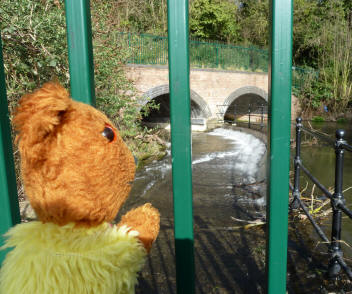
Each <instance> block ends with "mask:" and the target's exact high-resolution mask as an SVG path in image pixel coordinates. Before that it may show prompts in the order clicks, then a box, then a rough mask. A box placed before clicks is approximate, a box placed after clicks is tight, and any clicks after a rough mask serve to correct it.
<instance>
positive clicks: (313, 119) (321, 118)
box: [312, 115, 325, 122]
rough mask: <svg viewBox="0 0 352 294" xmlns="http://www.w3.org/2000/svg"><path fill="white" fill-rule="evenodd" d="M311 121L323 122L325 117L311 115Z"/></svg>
mask: <svg viewBox="0 0 352 294" xmlns="http://www.w3.org/2000/svg"><path fill="white" fill-rule="evenodd" d="M312 121H313V122H324V121H325V119H324V118H323V117H322V116H318V115H317V116H313V117H312Z"/></svg>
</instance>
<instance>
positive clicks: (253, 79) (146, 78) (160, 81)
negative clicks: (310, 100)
mask: <svg viewBox="0 0 352 294" xmlns="http://www.w3.org/2000/svg"><path fill="white" fill-rule="evenodd" d="M126 72H127V77H128V78H129V79H130V80H132V81H133V82H134V84H135V86H136V88H137V90H138V92H139V93H138V94H139V96H141V97H143V100H144V101H143V102H142V103H143V104H144V103H147V102H148V101H149V100H150V99H153V98H155V97H157V96H159V95H162V94H166V93H168V92H169V89H168V84H169V73H168V67H167V66H147V65H128V66H126ZM190 87H191V99H192V100H193V101H194V102H196V103H197V104H198V105H199V106H200V108H201V109H202V110H203V114H204V116H205V117H206V118H208V119H210V118H216V117H217V115H216V114H217V112H218V111H219V105H230V104H231V102H233V101H234V100H235V99H236V98H238V97H240V96H242V95H246V94H254V95H256V96H260V97H261V98H263V99H265V100H266V101H267V100H268V74H267V73H259V72H253V73H252V72H236V71H224V70H217V69H216V70H208V69H191V72H190ZM292 98H293V99H292V109H293V110H294V111H292V117H296V112H297V110H296V109H297V99H296V98H295V97H294V96H293V97H292Z"/></svg>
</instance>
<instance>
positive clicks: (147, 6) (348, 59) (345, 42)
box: [0, 0, 352, 159]
mask: <svg viewBox="0 0 352 294" xmlns="http://www.w3.org/2000/svg"><path fill="white" fill-rule="evenodd" d="M268 2H269V1H264V0H247V1H233V0H191V1H190V35H191V36H192V37H195V38H200V39H203V40H213V39H216V40H217V41H221V42H225V43H233V44H238V45H242V46H247V47H253V46H254V47H257V48H262V49H267V47H268V39H269V38H268V15H269V7H268ZM166 6H167V1H166V0H129V1H122V0H112V1H103V0H91V14H92V31H93V47H94V63H95V87H96V97H97V107H98V108H99V109H101V110H102V111H104V112H105V113H106V114H107V115H108V116H109V117H110V118H111V119H112V120H114V121H115V123H116V124H117V125H118V127H119V129H120V130H121V133H122V135H123V137H124V139H125V140H126V141H127V142H128V144H129V145H130V147H131V149H132V150H133V152H134V153H135V155H137V156H138V157H139V158H150V159H151V158H156V157H159V156H160V154H162V153H163V152H164V149H165V144H161V143H162V140H160V138H159V137H160V136H159V135H158V134H160V131H159V133H156V132H155V131H153V130H147V129H145V128H143V127H142V126H141V119H142V116H143V115H147V114H148V113H149V111H150V110H151V108H155V107H158V106H157V105H150V104H148V105H147V107H143V108H142V110H141V111H140V105H138V103H137V101H136V99H135V97H136V92H135V89H134V87H133V84H132V83H131V82H130V81H129V80H128V79H127V78H126V76H125V73H124V65H125V64H126V60H127V59H128V57H129V56H128V55H129V52H128V50H127V49H128V48H126V47H125V45H124V44H118V42H116V39H115V38H114V36H115V34H113V33H114V32H118V31H130V32H136V33H151V34H155V35H165V34H166V33H167V9H166ZM0 30H1V37H2V41H3V54H4V63H5V71H6V77H7V80H6V82H7V92H8V102H9V108H10V112H11V113H12V111H13V109H14V107H15V106H16V104H17V101H18V99H19V98H20V97H21V95H23V94H24V93H25V92H28V91H32V90H33V89H35V88H36V87H39V86H40V85H41V84H43V83H44V82H46V81H48V80H50V79H53V78H55V79H58V80H59V81H60V82H61V83H63V84H64V85H65V86H66V87H68V86H69V85H68V80H69V74H68V58H67V49H66V48H67V43H66V30H65V11H64V1H62V0H18V1H11V0H2V1H1V5H0ZM293 30H294V32H293V33H294V34H293V43H294V44H293V45H294V48H293V52H294V54H293V59H294V60H293V61H294V64H295V65H297V66H301V67H303V68H308V69H318V70H319V77H318V79H312V80H308V81H307V82H306V84H305V86H304V87H303V88H302V90H301V91H300V92H299V93H296V94H297V96H298V97H299V99H300V102H301V106H302V109H303V111H304V112H305V113H306V114H307V115H309V114H311V113H314V114H315V115H326V114H324V111H323V107H324V106H327V109H328V111H329V114H332V116H336V115H337V114H339V113H340V112H343V111H345V110H346V107H349V106H350V105H351V104H352V54H351V52H352V39H351V30H352V3H351V1H349V0H331V1H327V0H323V1H322V0H319V1H318V0H316V1H311V0H309V1H308V0H297V1H295V3H294V27H293Z"/></svg>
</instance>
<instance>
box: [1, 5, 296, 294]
mask: <svg viewBox="0 0 352 294" xmlns="http://www.w3.org/2000/svg"><path fill="white" fill-rule="evenodd" d="M270 2H271V6H270V11H271V25H272V26H271V45H270V52H271V54H270V55H269V57H270V62H269V65H270V66H269V93H270V94H269V118H270V122H269V138H270V140H268V142H269V146H268V147H269V152H268V162H269V164H270V174H269V175H270V177H269V179H270V180H269V183H268V204H267V208H268V211H267V216H268V218H267V219H268V225H267V227H268V234H267V280H268V287H267V293H269V294H284V293H286V254H287V227H288V223H287V217H288V187H289V181H288V180H289V150H290V104H291V103H290V99H291V71H292V64H291V59H292V52H291V50H292V0H271V1H270ZM65 4H66V11H67V32H68V43H69V48H68V50H69V56H70V64H71V65H70V75H71V89H72V91H71V92H72V93H74V94H72V96H73V97H74V98H75V99H78V100H81V101H84V102H86V103H91V104H94V79H93V66H92V65H93V56H92V44H91V36H90V30H91V27H90V14H89V0H66V1H65ZM168 31H169V38H168V45H165V44H163V43H162V42H161V41H155V42H151V43H150V44H158V50H159V52H160V54H161V55H160V58H159V59H154V60H155V63H154V64H162V63H161V62H162V61H163V60H164V59H162V58H164V56H165V55H167V56H168V63H169V68H170V97H171V99H170V100H171V101H170V104H171V136H172V165H173V198H174V220H175V228H174V230H175V247H176V271H177V293H194V292H195V289H194V288H195V287H194V255H193V250H194V249H193V217H192V170H191V156H192V155H191V138H190V135H191V133H190V88H189V67H190V65H189V60H190V58H191V64H192V62H195V64H197V62H198V65H200V64H201V66H203V64H204V66H206V64H213V65H214V64H215V65H218V66H220V67H221V66H224V67H225V60H228V64H229V66H232V65H235V66H237V65H238V64H244V65H245V66H247V68H251V67H252V68H257V69H259V68H264V67H262V61H261V60H262V59H260V58H261V57H260V58H259V59H258V61H255V62H254V61H253V59H252V60H251V59H250V58H249V59H245V58H247V57H248V56H249V55H250V54H249V52H256V51H255V50H252V49H251V50H249V51H241V50H242V49H241V50H237V49H236V50H233V51H234V52H236V53H233V55H230V53H229V56H228V57H225V56H226V54H225V53H224V52H225V48H222V47H221V49H219V50H218V51H217V50H216V48H220V47H217V46H213V45H212V47H209V48H213V51H214V52H215V53H214V52H213V53H214V54H215V55H214V56H215V58H214V56H213V57H212V59H211V58H210V57H209V56H210V55H209V54H208V53H207V52H208V51H206V50H208V49H202V48H203V47H202V46H203V44H201V43H197V46H198V47H197V46H193V45H192V42H190V44H189V41H188V40H189V39H188V1H187V0H168ZM136 40H139V42H142V39H141V38H140V39H133V38H132V37H131V38H130V37H129V35H127V42H130V45H131V46H133V44H134V42H136ZM143 42H144V41H143ZM165 46H168V47H167V48H168V51H169V53H170V54H169V55H168V54H166V53H165V52H166V51H165V49H164V48H165ZM192 46H193V47H192ZM206 46H209V45H207V44H205V45H204V48H208V47H206ZM192 48H197V50H195V49H192ZM0 49H1V48H0ZM137 49H138V50H141V51H140V52H141V54H140V56H139V57H138V58H140V63H142V60H144V61H143V62H144V63H147V61H148V59H147V55H148V54H149V53H148V52H149V51H148V50H147V47H146V46H145V44H144V43H143V46H139V47H137ZM192 50H195V51H196V52H192ZM202 50H203V51H202ZM209 50H210V49H209ZM201 52H203V53H202V54H201ZM241 52H247V53H246V54H244V53H241ZM259 52H260V51H259ZM231 54H232V53H231ZM236 54H237V55H236ZM241 54H242V55H241ZM208 55H209V56H208ZM192 56H193V57H192ZM195 56H200V57H199V59H197V58H196V57H195ZM205 56H208V61H207V62H208V63H207V62H205V60H206V59H205ZM241 56H242V57H243V58H244V59H245V60H246V61H241V60H240V59H241ZM143 58H144V59H143ZM231 59H233V61H230V60H231ZM192 60H196V61H192ZM248 60H249V61H248ZM148 62H150V61H148ZM164 62H165V63H164V64H166V63H167V62H166V61H164ZM226 62H227V61H226ZM231 62H232V63H231ZM240 62H242V63H240ZM2 64H3V62H2V56H1V55H0V90H1V92H0V94H1V97H0V98H1V100H0V101H1V104H0V107H1V116H0V119H1V125H0V126H1V129H0V131H1V133H0V140H1V141H0V143H1V144H0V184H1V189H0V192H1V193H0V204H1V206H2V207H1V214H0V221H1V233H3V232H4V231H6V230H7V229H8V228H10V227H11V226H12V225H14V224H15V223H17V222H18V221H19V212H18V203H17V194H16V181H15V177H14V169H13V162H12V151H11V138H10V127H9V121H8V115H7V103H6V91H5V83H4V74H3V67H2ZM254 64H255V66H254ZM1 257H2V258H3V256H1ZM0 262H2V260H0Z"/></svg>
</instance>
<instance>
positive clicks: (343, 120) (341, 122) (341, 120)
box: [336, 117, 347, 124]
mask: <svg viewBox="0 0 352 294" xmlns="http://www.w3.org/2000/svg"><path fill="white" fill-rule="evenodd" d="M336 122H337V123H338V124H346V123H347V119H345V118H344V117H340V118H338V119H337V120H336Z"/></svg>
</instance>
